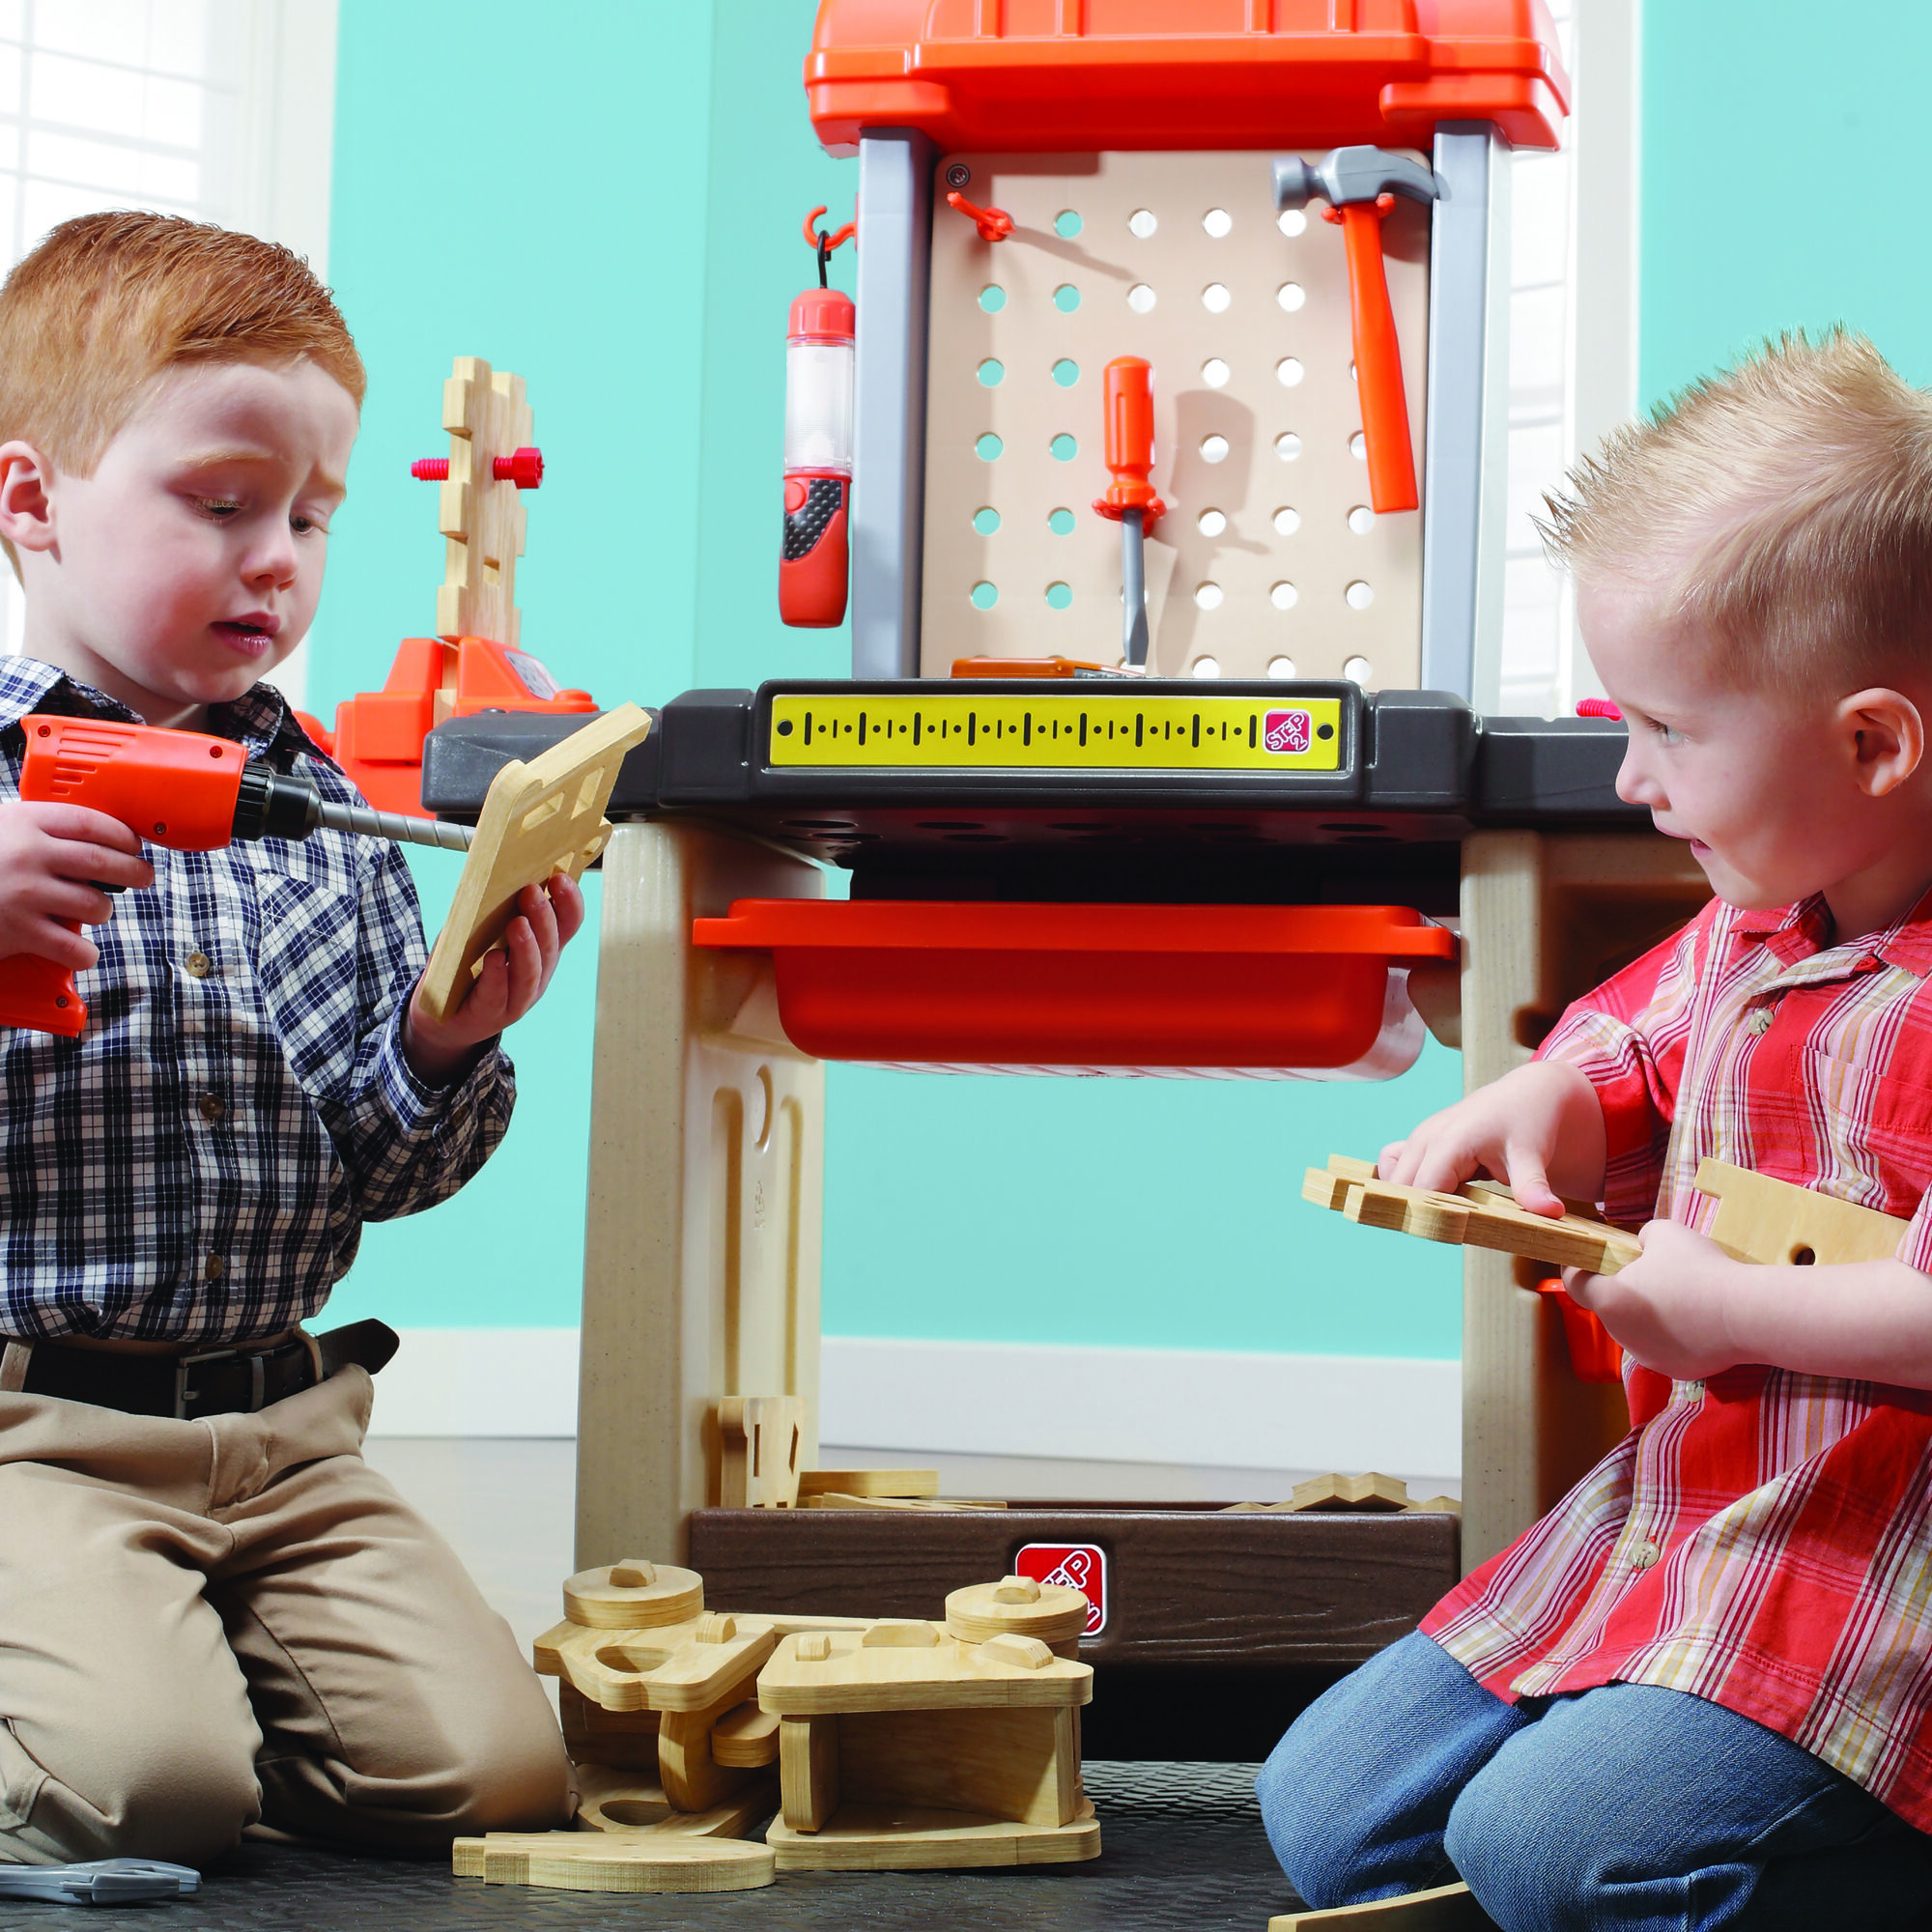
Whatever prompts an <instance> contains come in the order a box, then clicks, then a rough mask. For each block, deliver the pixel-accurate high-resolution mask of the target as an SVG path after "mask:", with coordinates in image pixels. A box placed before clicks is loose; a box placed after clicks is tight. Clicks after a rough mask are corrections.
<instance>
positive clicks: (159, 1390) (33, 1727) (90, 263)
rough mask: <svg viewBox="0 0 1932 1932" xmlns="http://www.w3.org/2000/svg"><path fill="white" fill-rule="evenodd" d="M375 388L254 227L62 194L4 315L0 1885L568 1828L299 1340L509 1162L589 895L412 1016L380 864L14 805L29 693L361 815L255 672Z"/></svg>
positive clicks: (476, 1637)
mask: <svg viewBox="0 0 1932 1932" xmlns="http://www.w3.org/2000/svg"><path fill="white" fill-rule="evenodd" d="M362 390H363V374H362V366H361V363H360V361H359V359H358V358H357V356H356V354H355V345H354V343H353V342H352V341H351V339H350V336H349V332H348V330H347V328H346V327H344V326H343V323H342V318H341V317H340V315H338V314H337V312H336V310H335V307H334V305H333V303H332V302H331V301H330V300H329V298H328V295H327V291H326V290H324V289H323V288H322V287H321V286H320V284H318V283H317V282H316V280H315V279H314V277H313V276H312V275H310V273H309V272H308V270H307V269H306V267H305V266H304V265H303V264H302V263H300V262H299V261H298V260H297V259H296V257H294V256H293V255H291V254H289V253H288V251H287V250H285V249H281V248H276V247H272V246H270V245H269V244H268V243H266V242H262V241H256V240H254V239H253V238H250V237H247V236H241V235H231V234H225V233H223V232H222V231H220V230H218V229H213V228H208V227H203V226H200V225H198V224H196V223H192V222H187V221H182V220H177V219H173V218H170V217H164V216H159V215H148V214H105V215H93V216H87V217H84V218H82V219H80V220H77V221H71V222H69V223H66V224H65V225H64V226H62V227H61V228H58V229H56V230H55V231H54V232H53V234H52V235H51V236H49V237H48V239H47V240H46V241H44V242H43V243H42V244H41V246H40V247H39V248H37V249H36V250H35V251H34V252H33V254H31V255H30V256H28V257H27V259H26V260H25V261H23V262H22V263H21V264H20V265H19V267H18V268H17V269H15V270H14V273H13V275H12V276H11V277H10V278H9V280H8V282H7V285H6V287H5V289H4V291H0V539H4V540H5V542H6V545H7V547H8V550H9V554H10V555H11V556H12V557H13V558H14V562H15V566H16V568H17V570H18V572H19V575H20V581H21V583H22V586H23V589H24V591H25V598H26V619H25V634H24V638H23V640H22V646H21V654H20V655H19V656H18V657H14V658H8V659H4V660H0V800H4V801H6V802H4V803H0V956H4V955H7V954H14V953H23V952H25V953H38V954H40V955H42V956H43V957H46V958H51V959H54V960H58V961H59V962H61V963H62V964H64V965H67V966H70V967H72V968H75V969H77V970H80V972H81V990H82V993H83V995H84V996H85V998H86V999H87V1001H88V1004H89V1009H90V1010H89V1015H88V1022H87V1029H86V1031H85V1032H84V1033H83V1034H82V1035H81V1036H80V1037H79V1038H77V1039H71V1040H70V1039H62V1038H57V1037H52V1036H48V1035H44V1034H38V1033H33V1032H29V1031H26V1030H0V1083H4V1094H5V1102H4V1105H0V1341H4V1342H5V1344H6V1347H5V1350H4V1355H0V1525H4V1531H0V1860H11V1861H16V1862H26V1863H45V1862H54V1861H70V1860H82V1859H93V1858H102V1857H112V1856H119V1855H134V1856H148V1857H156V1858H162V1859H168V1860H177V1861H187V1862H199V1861H204V1860H206V1859H208V1858H211V1857H213V1856H215V1855H217V1854H219V1853H220V1852H221V1851H223V1850H224V1849H226V1848H227V1847H228V1846H230V1845H232V1844H233V1843H234V1842H235V1841H236V1839H237V1838H238V1837H239V1835H240V1834H241V1832H242V1831H243V1829H244V1828H246V1827H248V1826H250V1825H252V1824H255V1823H257V1822H258V1821H260V1822H263V1823H265V1824H267V1825H269V1826H272V1827H278V1828H281V1829H283V1830H286V1831H291V1832H295V1833H302V1834H305V1835H311V1836H316V1837H323V1838H331V1839H338V1840H344V1841H351V1842H360V1843H366V1844H373V1845H385V1846H392V1847H398V1848H408V1849H431V1848H434V1847H437V1846H440V1845H442V1844H445V1843H446V1842H447V1841H448V1839H449V1838H450V1836H451V1835H452V1834H453V1833H457V1832H461V1831H469V1830H475V1829H477V1828H479V1827H495V1826H523V1827H538V1828H541V1827H548V1826H553V1825H559V1824H561V1823H563V1822H564V1819H565V1816H566V1814H567V1789H568V1776H569V1774H568V1767H567V1765H566V1762H565V1759H564V1755H563V1750H562V1747H561V1742H560V1740H559V1738H558V1735H557V1731H556V1726H555V1723H554V1719H552V1717H551V1714H550V1711H549V1707H548V1705H547V1703H546V1701H545V1699H544V1696H543V1694H542V1692H541V1690H540V1689H539V1687H538V1686H537V1684H536V1682H535V1680H534V1678H532V1677H531V1675H530V1673H529V1671H528V1669H527V1668H526V1666H525V1664H524V1662H522V1660H521V1658H520V1657H519V1656H518V1653H517V1650H516V1648H515V1645H514V1644H513V1642H512V1640H511V1637H510V1634H509V1632H508V1630H507V1629H506V1628H505V1626H504V1625H503V1623H502V1622H501V1620H500V1619H499V1618H497V1617H495V1616H494V1615H492V1614H491V1612H490V1611H489V1610H488V1609H487V1607H486V1606H485V1605H484V1604H483V1602H482V1600H481V1598H480V1597H479V1596H478V1594H477V1592H476V1589H475V1587H474V1585H473V1584H472V1583H471V1582H470V1581H469V1577H467V1576H466V1575H465V1574H464V1571H463V1569H462V1566H461V1565H460V1564H459V1563H458V1562H457V1560H456V1558H455V1555H454V1553H453V1552H452V1551H451V1550H450V1549H449V1548H448V1547H447V1546H446V1545H445V1544H444V1543H442V1541H441V1540H440V1538H439V1537H437V1536H436V1535H435V1533H434V1532H433V1531H431V1530H430V1529H429V1528H428V1527H427V1525H425V1524H424V1523H423V1522H422V1521H421V1520H420V1519H418V1518H417V1517H416V1516H415V1515H414V1514H413V1513H412V1511H411V1510H410V1508H409V1507H408V1505H407V1504H405V1503H404V1502H403V1500H402V1499H401V1497H399V1496H398V1495H397V1494H396V1492H394V1491H393V1490H392V1489H391V1488H390V1487H389V1486H388V1485H387V1484H386V1483H385V1482H384V1480H383V1479H382V1478H381V1477H379V1476H377V1475H376V1474H375V1473H374V1472H373V1471H371V1470H370V1469H368V1468H367V1467H366V1466H365V1465H364V1463H363V1462H362V1460H361V1456H360V1453H359V1452H360V1446H361V1439H362V1434H363V1431H364V1429H365V1428H366V1426H367V1423H368V1419H369V1407H370V1402H371V1396H372V1385H371V1382H370V1378H369V1373H368V1370H367V1369H366V1368H365V1367H363V1366H360V1365H358V1364H357V1362H356V1361H355V1359H354V1357H355V1352H356V1351H355V1349H354V1348H353V1347H351V1346H350V1345H348V1344H338V1345H336V1346H334V1347H324V1348H321V1349H318V1348H317V1347H316V1346H315V1345H314V1344H312V1343H311V1342H310V1341H309V1340H308V1338H306V1337H305V1336H304V1335H303V1334H301V1333H300V1332H299V1331H298V1323H300V1322H302V1321H306V1320H307V1319H309V1318H310V1317H312V1316H314V1315H315V1314H316V1313H317V1312H318V1311H319V1310H320V1309H321V1307H322V1305H323V1303H324V1301H325V1300H326V1299H327V1295H328V1292H329V1290H330V1288H331V1287H332V1285H333V1284H334V1282H335V1281H336V1280H337V1279H338V1278H339V1277H340V1276H341V1275H342V1274H343V1273H344V1271H345V1270H346V1269H347V1268H348V1267H349V1265H350V1263H351V1262H352V1261H353V1260H354V1258H355V1247H356V1242H357V1239H358V1237H359V1232H360V1228H361V1224H362V1223H363V1222H364V1221H365V1220H371V1219H383V1218H385V1217H387V1216H390V1215H395V1214H404V1213H410V1212H412V1211H414V1210H415V1209H417V1208H426V1207H429V1206H431V1205H432V1204H433V1203H435V1202H437V1201H440V1200H442V1199H444V1198H445V1197H447V1196H448V1195H450V1194H452V1193H453V1192H455V1190H456V1189H457V1188H458V1187H460V1186H461V1185H462V1184H463V1183H464V1182H465V1181H466V1180H467V1179H469V1177H470V1176H471V1175H472V1174H474V1173H475V1171H476V1170H477V1169H478V1168H479V1167H480V1166H481V1165H482V1163H483V1162H484V1160H485V1159H487V1158H488V1156H489V1154H490V1152H491V1151H492V1149H493V1148H494V1147H495V1146H496V1145H497V1142H498V1141H499V1140H500V1139H501V1137H502V1133H503V1129H504V1126H505V1125H506V1123H507V1122H508V1118H509V1113H510V1107H511V1103H512V1100H513V1098H514V1086H513V1079H512V1073H511V1068H510V1065H509V1062H508V1061H507V1060H506V1059H505V1058H504V1056H503V1054H502V1053H501V1051H500V1050H499V1048H498V1046H497V1036H498V1035H499V1034H500V1032H501V1030H502V1028H503V1027H504V1026H506V1025H507V1024H509V1023H510V1022H511V1021H513V1020H515V1019H516V1018H518V1017H519V1016H520V1015H521V1014H522V1013H523V1012H524V1011H526V1010H527V1009H528V1008H529V1007H530V1005H531V1004H532V1003H533V1002H534V1001H535V1000H536V998H537V997H538V996H539V995H540V994H541V992H542V990H543V987H544V985H545V983H546V982H547V980H549V977H550V974H551V972H552V970H553V968H554V965H555V961H556V956H557V952H558V949H559V947H560V946H561V945H562V944H563V943H564V942H565V941H566V940H568V938H569V937H570V936H571V934H572V933H573V932H574V931H575V930H576V928H577V926H578V924H579V923H580V921H581V919H582V900H581V898H580V897H579V895H578V894H577V892H576V890H575V888H574V887H571V886H570V885H569V884H568V882H560V881H553V882H552V886H551V889H550V891H549V892H548V893H544V892H532V893H530V894H528V895H526V898H525V900H524V902H523V905H522V912H523V915H524V917H523V918H522V919H520V920H519V921H518V922H516V923H515V924H514V925H513V928H512V932H511V935H510V939H509V943H508V946H507V949H506V952H505V954H504V955H503V957H502V958H501V959H500V960H499V961H495V962H493V963H492V964H491V965H490V966H489V967H488V969H487V970H486V973H485V976H484V977H483V978H482V979H481V980H479V981H478V983H477V985H476V987H475V988H474V990H473V991H472V992H471V993H470V995H469V998H468V1000H467V1001H466V1003H465V1004H464V1005H463V1007H462V1008H461V1009H459V1010H458V1011H457V1012H456V1013H455V1014H454V1015H453V1016H451V1018H449V1019H448V1020H446V1021H434V1020H432V1019H430V1018H429V1016H428V1015H427V1014H425V1013H424V1012H423V1011H422V1010H421V1009H420V1007H419V1006H418V1005H417V1003H416V1001H415V999H414V997H413V989H414V987H415V985H416V983H417V980H418V977H419V975H420V972H421V969H422V965H423V955H424V947H423V937H422V927H421V921H420V917H419V914H418V912H417V909H416V902H415V897H414V894H413V891H412V886H411V883H410V875H409V872H408V869H407V867H405V866H404V865H403V863H402V861H401V859H400V857H399V856H398V855H397V853H396V851H395V850H394V848H392V847H390V846H388V845H386V844H384V843H383V842H381V841H376V840H370V839H362V838H351V837H348V836H346V835H340V834H335V833H329V832H323V833H319V834H317V835H315V836H313V837H311V838H308V839H306V840H304V841H302V842H300V843H297V844H292V843H289V842H287V841H283V840H267V841H263V842H260V843H255V844H241V845H236V846H232V847H230V848H229V849H227V850H225V851H219V852H211V853H181V852H170V851H165V850H162V849H159V848H156V849H154V850H153V851H151V852H150V853H149V854H148V855H147V856H145V857H144V856H143V852H142V847H141V843H140V841H139V840H138V839H137V838H135V837H134V836H133V835H132V834H131V833H130V832H128V830H127V829H126V828H125V827H123V826H122V825H121V824H120V823H119V822H118V821H117V820H115V819H112V818H109V817H107V816H105V815H103V814H101V813H99V812H94V811H89V810H81V809H79V808H75V807H68V806H53V805H44V804H25V803H22V802H20V801H19V799H18V775H19V768H20V757H21V753H22V748H23V738H22V733H21V730H20V720H21V719H22V718H23V717H25V716H26V715H27V714H28V713H30V712H35V711H41V712H48V711H52V712H64V713H71V714H78V715H83V716H100V717H105V718H114V719H121V720H139V721H142V722H145V723H147V724H149V725H168V726H178V727H183V728H186V729H192V730H197V731H208V732H213V733H215V734H218V735H220V736H224V737H228V738H231V739H235V740H238V741H240V742H241V744H242V745H244V746H245V747H246V748H247V750H248V753H249V755H250V756H251V757H257V758H261V759H264V760H266V761H268V762H269V763H270V765H272V766H275V767H276V768H278V769H280V770H283V771H291V770H293V771H297V772H299V773H301V774H302V775H303V776H305V777H306V778H308V779H309V780H311V781H313V782H314V783H316V784H317V785H318V786H319V787H320V788H321V789H322V790H323V792H324V793H325V795H326V796H328V797H333V798H338V799H353V798H354V797H355V791H354V788H353V787H352V786H351V785H350V784H349V783H348V781H346V780H345V779H344V778H343V777H342V775H341V773H340V772H339V771H337V770H336V769H335V767H334V766H333V765H331V764H330V763H329V762H328V761H327V759H326V758H324V757H323V756H322V754H321V753H319V752H318V751H317V750H316V748H315V746H314V745H313V744H312V743H311V742H310V741H309V739H308V738H307V737H306V735H305V734H304V733H303V731H302V730H301V728H300V726H299V725H298V724H297V723H296V721H295V719H294V716H293V715H292V714H291V712H290V711H289V709H288V707H287V706H286V704H284V702H283V701H282V699H281V697H280V696H278V695H277V693H276V692H275V691H274V689H273V688H272V687H271V686H270V685H267V684H264V683H262V682H261V681H260V680H261V678H262V676H263V674H264V673H265V672H267V671H269V670H270V669H271V668H273V667H274V666H275V665H276V664H278V663H279V662H281V661H282V660H283V659H285V658H286V657H287V656H288V654H289V653H290V652H291V651H293V650H294V649H295V647H296V645H297V644H298V642H299V641H300V640H301V638H302V636H303V634H304V633H305V632H306V630H307V629H308V626H309V622H310V620H311V618H312V617H313V615H314V613H315V608H316V599H317V596H318V595H319V593H320V590H321V587H322V574H323V559H324V556H325V554H326V551H327V531H328V526H329V521H330V519H331V517H332V516H333V514H334V513H335V511H336V509H337V508H338V507H339V506H340V504H341V501H342V498H343V493H344V487H345V482H344V479H345V477H346V474H347V469H348V462H349V453H350V448H351V445H352V444H353V442H354V440H355V430H356V423H357V414H358V410H359V406H360V402H361V397H362ZM103 885H106V886H112V887H120V888H125V889H127V890H126V894H125V896H124V897H122V898H121V900H120V902H119V906H118V908H117V907H116V906H115V904H114V902H113V901H111V900H110V899H109V898H108V896H107V895H105V894H104V893H103V892H102V891H101V886H103ZM110 915H111V916H110ZM73 923H79V924H85V925H91V926H93V927H94V928H95V938H94V939H93V940H89V939H88V938H86V937H84V936H81V935H80V934H79V933H77V932H75V931H74V930H72V929H71V925H72V924H73ZM349 1332H350V1331H344V1333H345V1334H347V1333H349ZM344 1352H347V1353H348V1355H349V1356H350V1359H349V1360H348V1361H347V1363H346V1364H344V1365H341V1366H339V1367H337V1363H336V1361H335V1360H334V1359H333V1358H334V1357H335V1356H336V1355H338V1354H341V1353H344ZM364 1353H365V1355H366V1357H367V1359H368V1360H369V1361H370V1363H371V1365H372V1366H377V1367H379V1366H380V1360H379V1359H377V1358H376V1351H375V1350H367V1349H365V1350H364ZM331 1367H337V1372H336V1373H334V1374H328V1373H327V1370H328V1369H329V1368H331Z"/></svg>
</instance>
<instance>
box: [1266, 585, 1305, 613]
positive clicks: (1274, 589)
mask: <svg viewBox="0 0 1932 1932" xmlns="http://www.w3.org/2000/svg"><path fill="white" fill-rule="evenodd" d="M1299 601H1300V594H1299V592H1297V591H1296V589H1295V587H1294V585H1293V584H1292V583H1287V582H1283V583H1276V584H1271V585H1270V586H1269V588H1268V602H1269V603H1270V604H1272V605H1273V606H1274V608H1275V609H1276V610H1277V611H1293V609H1294V607H1295V605H1296V604H1297V603H1298V602H1299Z"/></svg>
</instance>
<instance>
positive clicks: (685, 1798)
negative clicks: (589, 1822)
mask: <svg viewBox="0 0 1932 1932" xmlns="http://www.w3.org/2000/svg"><path fill="white" fill-rule="evenodd" d="M769 1649H770V1645H769V1642H767V1643H766V1645H765V1647H764V1649H763V1650H761V1651H759V1652H757V1653H756V1654H755V1656H756V1661H755V1662H751V1663H750V1664H749V1666H748V1667H747V1668H745V1669H744V1670H743V1672H742V1673H741V1674H740V1676H739V1678H738V1680H737V1682H736V1683H734V1684H732V1685H731V1687H730V1688H729V1689H728V1690H725V1691H724V1692H723V1693H722V1694H721V1695H720V1696H719V1697H717V1698H716V1700H715V1701H713V1702H712V1703H709V1704H706V1705H703V1706H701V1707H699V1708H698V1709H696V1710H679V1711H666V1712H665V1713H664V1716H663V1718H662V1719H660V1722H659V1727H658V1776H659V1778H660V1779H661V1780H662V1782H663V1784H664V1788H665V1796H666V1797H667V1798H668V1799H669V1800H670V1802H671V1805H672V1808H673V1809H675V1810H678V1811H707V1810H709V1809H710V1808H711V1807H712V1806H713V1805H714V1804H723V1803H724V1802H725V1799H726V1798H728V1797H729V1796H730V1795H731V1793H732V1792H734V1791H736V1790H738V1789H740V1787H742V1786H743V1785H744V1784H746V1783H747V1782H748V1781H749V1780H750V1779H751V1778H752V1777H753V1775H754V1774H753V1770H752V1769H751V1768H749V1767H747V1766H743V1765H735V1764H723V1763H720V1762H719V1760H718V1759H717V1758H716V1757H715V1756H714V1755H713V1754H712V1749H711V1729H712V1726H713V1725H714V1724H716V1723H717V1721H718V1719H720V1718H722V1717H724V1716H725V1714H726V1713H727V1712H730V1711H735V1710H736V1709H737V1708H738V1706H739V1705H740V1704H742V1703H744V1702H745V1700H746V1699H747V1698H748V1697H750V1696H752V1695H753V1694H754V1690H755V1686H756V1684H757V1676H758V1663H759V1662H762V1661H763V1659H764V1656H765V1655H766V1654H768V1652H769Z"/></svg>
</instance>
